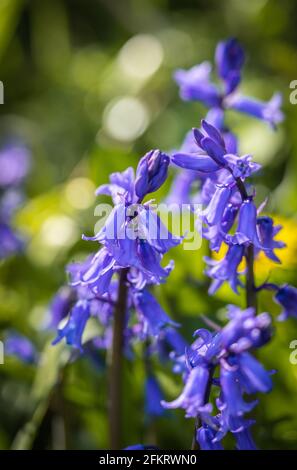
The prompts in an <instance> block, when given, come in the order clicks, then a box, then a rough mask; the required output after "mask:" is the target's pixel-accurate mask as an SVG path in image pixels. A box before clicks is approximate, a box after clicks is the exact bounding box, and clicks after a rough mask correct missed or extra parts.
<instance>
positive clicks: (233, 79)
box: [215, 38, 244, 94]
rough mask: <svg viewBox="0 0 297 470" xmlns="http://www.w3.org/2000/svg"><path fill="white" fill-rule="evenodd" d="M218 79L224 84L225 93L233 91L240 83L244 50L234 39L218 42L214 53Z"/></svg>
mask: <svg viewBox="0 0 297 470" xmlns="http://www.w3.org/2000/svg"><path fill="white" fill-rule="evenodd" d="M215 60H216V65H217V70H218V75H219V77H220V78H221V79H222V80H223V81H224V82H225V93H226V94H229V93H232V92H233V91H234V89H235V88H236V87H237V86H238V84H239V82H240V78H241V77H240V72H241V68H242V66H243V64H244V50H243V48H242V47H241V45H240V44H239V43H238V41H237V40H236V39H234V38H231V39H228V40H227V41H222V42H219V44H218V45H217V48H216V52H215Z"/></svg>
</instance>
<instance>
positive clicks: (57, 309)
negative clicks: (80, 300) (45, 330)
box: [49, 286, 75, 328]
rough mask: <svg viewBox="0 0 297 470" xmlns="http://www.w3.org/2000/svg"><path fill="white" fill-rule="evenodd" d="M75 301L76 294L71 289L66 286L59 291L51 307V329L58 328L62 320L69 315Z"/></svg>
mask: <svg viewBox="0 0 297 470" xmlns="http://www.w3.org/2000/svg"><path fill="white" fill-rule="evenodd" d="M74 300H75V292H74V290H73V289H71V288H70V287H68V286H64V287H61V289H59V290H58V292H57V293H56V295H55V296H54V298H53V300H52V302H51V305H50V307H49V313H50V321H49V328H56V327H57V326H58V325H59V323H60V322H61V320H63V318H65V317H66V316H67V315H68V313H69V310H70V307H71V304H72V302H73V301H74Z"/></svg>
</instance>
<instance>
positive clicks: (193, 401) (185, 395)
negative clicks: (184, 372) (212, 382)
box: [162, 366, 209, 418]
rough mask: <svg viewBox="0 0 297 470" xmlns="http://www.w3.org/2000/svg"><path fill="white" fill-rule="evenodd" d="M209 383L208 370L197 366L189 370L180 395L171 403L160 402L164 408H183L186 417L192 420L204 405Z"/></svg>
mask: <svg viewBox="0 0 297 470" xmlns="http://www.w3.org/2000/svg"><path fill="white" fill-rule="evenodd" d="M208 381H209V370H208V369H207V368H206V367H202V366H198V367H195V368H194V369H191V370H190V372H189V374H188V377H187V379H186V383H185V386H184V389H183V391H182V393H181V395H180V396H179V397H178V398H177V399H176V400H174V401H172V402H165V401H162V405H163V406H164V408H169V409H173V408H183V409H184V410H185V411H186V417H188V418H191V417H192V418H194V417H196V416H197V414H198V413H199V410H200V408H201V407H202V406H203V405H204V403H205V393H206V388H207V384H208Z"/></svg>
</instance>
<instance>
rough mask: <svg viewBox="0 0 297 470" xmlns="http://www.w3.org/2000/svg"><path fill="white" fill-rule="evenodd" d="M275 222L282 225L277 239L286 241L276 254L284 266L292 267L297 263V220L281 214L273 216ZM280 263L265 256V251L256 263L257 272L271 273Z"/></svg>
mask: <svg viewBox="0 0 297 470" xmlns="http://www.w3.org/2000/svg"><path fill="white" fill-rule="evenodd" d="M273 220H274V224H275V225H281V226H282V229H281V230H280V232H279V233H278V234H277V235H276V237H275V240H277V241H284V242H285V243H286V246H285V247H284V248H280V249H276V250H275V254H276V256H277V257H278V258H279V259H280V260H281V265H282V268H284V269H292V268H293V267H294V266H296V265H297V221H296V220H294V219H286V218H285V217H281V216H273ZM277 266H278V265H277V264H276V263H274V262H273V261H271V260H270V259H268V258H267V256H265V254H264V253H263V252H261V253H259V255H258V256H257V259H256V263H255V269H256V272H260V273H262V272H264V271H266V272H267V273H269V272H270V271H271V270H272V269H274V268H275V267H277Z"/></svg>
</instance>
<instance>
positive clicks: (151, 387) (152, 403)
mask: <svg viewBox="0 0 297 470" xmlns="http://www.w3.org/2000/svg"><path fill="white" fill-rule="evenodd" d="M163 398H164V395H163V392H162V390H161V387H160V385H159V383H158V381H157V379H156V378H155V377H154V376H153V375H152V374H150V375H149V376H148V377H147V379H146V382H145V413H146V415H147V417H149V418H154V417H159V416H162V415H164V411H165V410H164V408H163V406H162V405H161V401H162V400H163Z"/></svg>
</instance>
